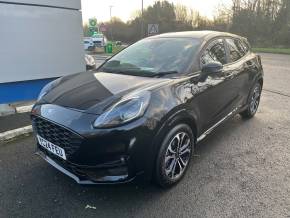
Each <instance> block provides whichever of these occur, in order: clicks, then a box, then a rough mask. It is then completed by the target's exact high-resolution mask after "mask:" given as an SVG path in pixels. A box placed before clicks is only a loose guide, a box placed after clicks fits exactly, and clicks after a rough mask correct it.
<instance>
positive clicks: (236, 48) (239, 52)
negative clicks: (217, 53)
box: [226, 38, 247, 62]
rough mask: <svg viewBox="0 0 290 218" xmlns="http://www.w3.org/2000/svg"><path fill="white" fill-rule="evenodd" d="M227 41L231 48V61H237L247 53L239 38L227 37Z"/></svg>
mask: <svg viewBox="0 0 290 218" xmlns="http://www.w3.org/2000/svg"><path fill="white" fill-rule="evenodd" d="M226 42H227V44H228V48H229V55H230V62H235V61H237V60H239V59H241V58H242V57H243V56H245V54H246V53H247V52H246V51H245V48H244V46H243V44H242V43H241V41H240V40H239V39H230V38H227V39H226Z"/></svg>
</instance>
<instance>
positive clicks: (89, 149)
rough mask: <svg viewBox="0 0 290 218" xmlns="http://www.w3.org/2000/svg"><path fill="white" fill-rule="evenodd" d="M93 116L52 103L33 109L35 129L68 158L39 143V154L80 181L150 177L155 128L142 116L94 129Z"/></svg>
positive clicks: (130, 179)
mask: <svg viewBox="0 0 290 218" xmlns="http://www.w3.org/2000/svg"><path fill="white" fill-rule="evenodd" d="M95 119H96V115H92V114H86V113H82V112H79V111H73V110H70V109H67V108H63V107H59V106H55V105H37V106H35V107H34V109H33V113H32V123H33V128H34V132H35V133H36V134H38V135H40V136H41V137H43V138H44V139H46V140H47V141H49V142H51V143H54V144H55V145H58V146H60V147H62V148H63V149H64V150H65V152H66V155H67V160H66V161H65V160H62V159H61V158H59V157H57V156H55V155H54V154H52V153H51V152H50V151H47V150H46V149H44V148H42V147H41V146H40V145H39V144H38V154H39V155H40V156H41V157H42V158H43V159H44V160H46V161H47V162H48V163H49V164H51V165H52V166H54V167H55V168H57V169H58V170H60V171H61V172H63V173H64V174H66V175H68V176H69V177H71V178H73V179H74V180H75V181H76V182H77V183H79V184H108V183H126V182H130V181H132V180H133V179H134V178H135V177H136V176H139V175H141V174H143V177H145V179H146V180H150V179H151V178H150V177H151V175H152V172H151V169H152V163H154V161H153V158H154V156H153V155H152V154H151V153H150V151H151V149H152V144H153V143H152V141H153V136H154V134H155V131H154V129H153V127H154V125H152V122H151V120H148V119H147V118H145V117H144V118H141V119H139V120H136V121H134V122H132V123H129V124H128V125H125V126H120V127H116V128H113V129H94V128H93V127H92V125H91V124H92V122H93V121H94V120H95Z"/></svg>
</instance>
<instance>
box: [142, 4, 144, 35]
mask: <svg viewBox="0 0 290 218" xmlns="http://www.w3.org/2000/svg"><path fill="white" fill-rule="evenodd" d="M143 13H144V5H143V0H142V7H141V38H143V37H144V17H143Z"/></svg>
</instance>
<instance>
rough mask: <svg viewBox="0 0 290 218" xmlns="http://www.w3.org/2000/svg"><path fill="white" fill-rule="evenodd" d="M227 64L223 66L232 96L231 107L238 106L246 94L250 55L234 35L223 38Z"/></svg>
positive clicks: (241, 104)
mask: <svg viewBox="0 0 290 218" xmlns="http://www.w3.org/2000/svg"><path fill="white" fill-rule="evenodd" d="M225 43H226V48H227V54H228V64H226V65H225V66H224V68H225V71H226V72H227V73H228V74H227V75H225V79H226V80H230V81H229V85H228V86H227V87H228V89H231V90H232V92H233V94H234V96H233V99H232V100H233V104H232V106H231V108H233V109H234V108H239V107H242V106H243V105H244V104H245V96H247V95H248V93H245V92H248V88H247V87H246V86H247V85H248V82H247V81H248V80H249V71H250V69H249V68H250V67H251V57H249V54H248V52H247V51H246V50H245V48H244V46H243V44H242V42H241V40H240V39H239V38H234V37H226V38H225Z"/></svg>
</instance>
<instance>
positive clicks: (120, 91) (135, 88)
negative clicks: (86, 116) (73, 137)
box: [42, 72, 170, 114]
mask: <svg viewBox="0 0 290 218" xmlns="http://www.w3.org/2000/svg"><path fill="white" fill-rule="evenodd" d="M168 82H170V79H166V78H150V77H139V76H131V75H124V74H113V73H104V72H84V73H78V74H75V75H71V76H66V77H63V78H62V79H61V80H60V82H59V83H58V84H57V86H55V87H54V88H53V89H52V90H50V91H49V92H48V93H47V94H46V95H45V96H44V97H43V99H42V101H43V103H49V104H55V105H59V106H62V107H66V108H71V109H75V110H81V111H83V112H87V113H93V114H101V113H103V112H104V110H106V109H107V108H108V107H110V106H111V105H112V104H114V103H116V102H117V101H118V100H120V99H121V97H122V96H124V95H127V94H129V93H131V92H139V91H141V90H146V89H147V90H148V89H152V88H153V87H159V86H161V85H163V84H165V83H168Z"/></svg>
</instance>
